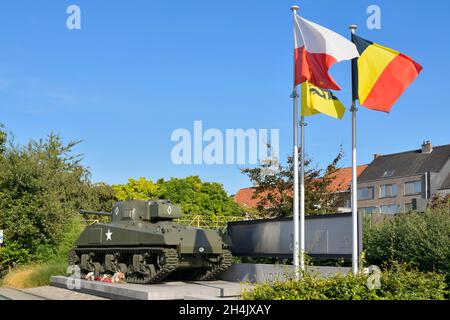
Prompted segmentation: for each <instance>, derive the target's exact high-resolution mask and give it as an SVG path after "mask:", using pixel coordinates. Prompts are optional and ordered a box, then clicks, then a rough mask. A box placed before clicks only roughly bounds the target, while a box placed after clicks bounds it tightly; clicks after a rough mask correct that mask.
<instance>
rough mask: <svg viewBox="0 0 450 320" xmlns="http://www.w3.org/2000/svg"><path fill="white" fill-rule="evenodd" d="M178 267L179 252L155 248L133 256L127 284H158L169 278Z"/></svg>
mask: <svg viewBox="0 0 450 320" xmlns="http://www.w3.org/2000/svg"><path fill="white" fill-rule="evenodd" d="M177 267H178V252H177V251H176V250H175V249H166V248H160V249H158V248H154V249H150V250H146V251H145V252H142V253H141V254H134V255H133V264H132V265H130V266H129V268H128V272H127V275H126V282H129V283H141V284H147V283H158V282H161V281H162V280H163V279H164V278H166V277H167V276H169V275H170V274H171V273H172V272H173V271H175V270H176V269H177Z"/></svg>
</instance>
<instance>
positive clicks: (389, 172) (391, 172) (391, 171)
mask: <svg viewBox="0 0 450 320" xmlns="http://www.w3.org/2000/svg"><path fill="white" fill-rule="evenodd" d="M394 173H395V170H386V171H385V172H384V173H383V177H392V176H393V175H394Z"/></svg>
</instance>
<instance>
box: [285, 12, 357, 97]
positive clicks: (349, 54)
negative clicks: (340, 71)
mask: <svg viewBox="0 0 450 320" xmlns="http://www.w3.org/2000/svg"><path fill="white" fill-rule="evenodd" d="M294 43H295V52H294V57H295V80H294V81H295V85H298V84H300V83H302V82H305V81H309V82H310V83H312V84H313V85H315V86H317V87H320V88H322V89H331V90H341V88H339V86H338V85H337V83H336V82H334V80H333V79H332V78H331V76H330V75H329V74H328V70H329V69H330V67H331V66H332V65H333V64H335V63H336V62H340V61H343V60H351V59H354V58H357V57H359V53H358V50H357V49H356V46H355V44H354V43H352V42H351V41H349V40H347V39H346V38H344V37H343V36H341V35H339V34H337V33H335V32H333V31H331V30H329V29H327V28H324V27H322V26H319V25H318V24H315V23H313V22H311V21H308V20H306V19H304V18H302V17H300V16H298V15H294Z"/></svg>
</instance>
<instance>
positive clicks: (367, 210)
mask: <svg viewBox="0 0 450 320" xmlns="http://www.w3.org/2000/svg"><path fill="white" fill-rule="evenodd" d="M358 211H359V212H360V213H362V214H372V213H377V212H378V208H377V207H367V208H359V209H358Z"/></svg>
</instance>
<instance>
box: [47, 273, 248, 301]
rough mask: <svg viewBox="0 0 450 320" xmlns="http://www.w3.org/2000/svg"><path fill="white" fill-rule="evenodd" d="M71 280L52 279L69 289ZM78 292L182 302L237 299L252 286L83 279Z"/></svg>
mask: <svg viewBox="0 0 450 320" xmlns="http://www.w3.org/2000/svg"><path fill="white" fill-rule="evenodd" d="M68 282H69V279H68V278H67V277H62V276H54V277H51V284H52V286H55V287H59V288H67V283H68ZM79 286H80V289H79V291H78V292H83V293H87V294H93V295H96V296H102V297H106V298H110V299H126V300H128V299H131V300H134V299H136V300H183V299H196V298H198V299H203V298H204V297H209V298H210V299H223V298H225V299H237V298H239V297H240V295H241V293H242V290H243V289H244V288H250V287H251V285H249V284H244V283H236V282H229V281H223V280H216V281H189V282H185V281H168V282H164V283H158V284H150V285H142V284H132V283H126V284H119V283H104V282H99V281H86V280H80V282H79Z"/></svg>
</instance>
